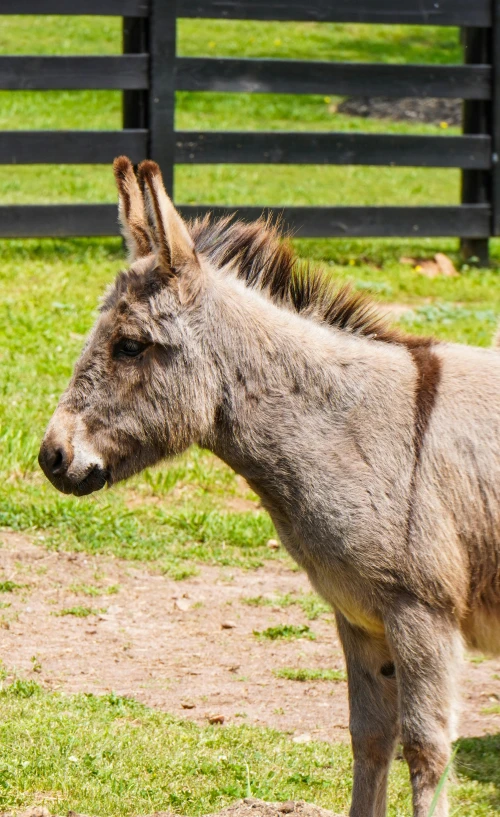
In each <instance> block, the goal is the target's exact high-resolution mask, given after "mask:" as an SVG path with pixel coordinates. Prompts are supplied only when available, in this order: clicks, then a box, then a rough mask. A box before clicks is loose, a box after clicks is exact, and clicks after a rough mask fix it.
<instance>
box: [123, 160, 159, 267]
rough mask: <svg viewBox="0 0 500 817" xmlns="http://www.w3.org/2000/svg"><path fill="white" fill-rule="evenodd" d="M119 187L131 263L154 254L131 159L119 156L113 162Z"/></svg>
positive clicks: (124, 235)
mask: <svg viewBox="0 0 500 817" xmlns="http://www.w3.org/2000/svg"><path fill="white" fill-rule="evenodd" d="M113 171H114V174H115V179H116V185H117V187H118V196H119V198H118V215H119V218H120V224H121V227H122V233H123V237H124V239H125V243H126V245H127V250H128V253H129V258H130V261H131V262H132V261H135V260H136V259H137V258H143V257H144V256H146V255H149V254H150V253H152V252H153V242H152V239H151V235H150V232H149V230H148V225H147V221H146V212H145V209H144V201H143V198H142V195H141V191H140V188H139V184H138V182H137V179H136V177H135V173H134V168H133V166H132V162H131V161H130V159H127V157H126V156H119V157H118V158H117V159H115V161H114V162H113Z"/></svg>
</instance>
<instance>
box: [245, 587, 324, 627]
mask: <svg viewBox="0 0 500 817" xmlns="http://www.w3.org/2000/svg"><path fill="white" fill-rule="evenodd" d="M242 601H243V603H244V604H248V605H249V606H250V607H262V606H265V605H266V606H269V607H290V606H291V605H298V606H299V607H301V608H302V610H303V612H304V613H305V614H306V616H307V618H308V619H309V621H313V620H314V619H316V618H319V617H320V616H321V615H323V613H331V612H332V610H331V607H329V606H328V604H327V603H326V602H324V601H323V599H320V597H319V596H317V595H316V593H301V594H292V593H285V594H284V595H282V596H279V595H278V596H272V597H270V598H266V597H265V596H249V597H247V598H244V599H242Z"/></svg>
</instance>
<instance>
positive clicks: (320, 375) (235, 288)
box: [205, 280, 404, 515]
mask: <svg viewBox="0 0 500 817" xmlns="http://www.w3.org/2000/svg"><path fill="white" fill-rule="evenodd" d="M213 297H214V300H213V302H212V303H211V304H210V307H209V310H208V312H209V317H208V318H207V319H208V320H209V321H210V324H211V326H210V331H209V332H208V333H207V335H208V336H209V337H210V338H212V339H213V340H212V349H211V352H212V355H213V359H214V361H215V366H216V367H217V370H218V376H219V378H220V383H221V393H222V395H223V396H222V399H221V403H220V406H219V410H218V413H217V420H216V423H215V427H214V429H213V433H212V435H211V436H210V439H209V440H207V441H205V442H206V444H208V447H210V448H211V449H212V450H213V451H214V453H216V454H217V455H218V456H219V457H220V458H221V459H223V460H224V461H225V462H227V463H228V465H230V466H231V467H232V468H233V469H234V470H235V471H237V472H238V473H240V474H241V475H242V476H244V477H245V478H246V479H247V480H248V481H249V482H250V484H251V485H252V487H253V488H254V489H255V490H256V491H257V493H258V494H259V495H260V496H261V497H262V499H263V500H264V503H265V504H266V505H267V506H269V505H271V504H272V505H273V508H274V509H276V507H278V509H279V511H280V513H282V514H285V515H286V513H288V512H292V511H293V508H294V507H296V506H297V503H298V502H299V498H300V496H301V494H302V493H303V490H304V486H305V483H306V482H310V481H311V480H314V479H320V478H321V474H322V472H323V473H325V471H328V469H329V464H330V462H331V459H332V457H334V456H335V452H334V447H335V444H336V441H338V438H339V435H340V436H341V435H342V434H344V433H345V434H347V433H348V432H347V431H345V429H346V420H347V418H348V417H349V415H350V414H351V413H352V412H353V411H354V410H355V409H356V407H357V406H359V405H360V404H361V402H362V401H363V400H364V397H365V395H366V392H367V390H368V389H369V387H370V381H371V380H372V378H373V377H374V376H375V379H378V377H380V376H381V375H382V372H383V370H384V369H385V367H386V364H387V362H388V361H390V360H391V358H392V359H393V358H394V357H395V356H396V357H399V358H401V356H402V355H403V356H404V352H403V350H401V349H399V348H398V347H396V346H394V347H392V346H390V344H382V343H376V342H374V341H371V340H369V339H368V338H362V337H358V336H353V335H350V334H348V333H346V332H342V331H340V330H335V329H332V328H330V327H327V326H322V325H319V324H316V323H315V322H313V321H312V320H309V319H306V318H302V317H300V316H299V315H297V314H295V313H292V312H291V311H290V312H289V311H287V310H285V309H283V308H279V307H277V306H275V305H274V304H272V303H271V302H270V301H268V300H267V299H266V298H265V297H264V296H263V295H261V294H259V293H255V292H253V291H251V290H248V289H246V288H245V287H244V286H243V285H242V284H241V283H240V282H237V281H231V280H226V281H221V282H220V286H219V287H217V289H216V290H215V292H214V296H213ZM377 375H378V377H377Z"/></svg>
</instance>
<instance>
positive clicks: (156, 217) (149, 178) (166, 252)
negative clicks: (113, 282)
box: [138, 159, 196, 273]
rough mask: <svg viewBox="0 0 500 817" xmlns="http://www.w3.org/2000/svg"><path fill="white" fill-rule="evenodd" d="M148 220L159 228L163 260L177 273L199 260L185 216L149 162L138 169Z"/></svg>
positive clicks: (154, 164)
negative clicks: (179, 210)
mask: <svg viewBox="0 0 500 817" xmlns="http://www.w3.org/2000/svg"><path fill="white" fill-rule="evenodd" d="M138 175H139V182H140V185H141V189H142V192H143V195H144V202H145V204H146V209H147V211H148V217H149V219H150V221H152V222H153V224H154V227H155V239H156V244H157V250H158V253H159V256H160V261H161V263H162V265H163V267H164V268H165V269H168V270H170V271H171V272H173V273H175V272H176V271H177V270H178V269H179V268H180V267H182V266H183V265H184V264H185V263H186V262H188V261H191V262H192V261H194V260H196V253H195V250H194V242H193V239H192V238H191V236H190V234H189V231H188V229H187V227H186V225H185V223H184V221H183V220H182V218H181V216H180V215H179V213H178V212H177V210H176V209H175V207H174V205H173V204H172V202H171V200H170V199H169V197H168V196H167V193H166V191H165V187H164V184H163V179H162V175H161V171H160V168H159V167H158V165H157V164H156V162H151V161H150V160H149V159H147V160H146V161H145V162H141V164H140V165H139V168H138Z"/></svg>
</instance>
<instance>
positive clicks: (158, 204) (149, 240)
mask: <svg viewBox="0 0 500 817" xmlns="http://www.w3.org/2000/svg"><path fill="white" fill-rule="evenodd" d="M114 171H115V177H116V181H117V185H118V191H119V213H120V220H121V224H122V228H123V233H124V236H125V240H126V243H127V247H128V250H129V254H130V267H129V269H128V270H127V271H126V272H122V273H120V274H119V275H118V277H117V279H116V281H115V283H114V285H113V286H112V287H111V289H110V290H109V291H108V293H107V294H106V297H105V299H104V302H103V304H102V306H101V310H100V315H99V317H98V319H97V321H96V324H95V326H94V328H93V330H92V332H91V334H90V337H89V339H88V341H87V344H86V346H85V348H84V350H83V352H82V355H81V357H80V359H79V360H78V362H77V364H76V366H75V370H74V373H73V377H72V379H71V381H70V383H69V386H68V388H67V389H66V391H65V392H64V394H63V395H62V397H61V399H60V401H59V405H58V406H57V408H56V411H55V413H54V415H53V417H52V419H51V421H50V423H49V426H48V428H47V431H46V433H45V437H44V439H43V442H42V446H41V449H40V455H39V462H40V465H41V467H42V469H43V471H44V472H45V474H46V476H47V477H48V478H49V480H50V481H51V482H52V483H53V484H54V485H55V487H56V488H58V489H59V490H60V491H63V492H64V493H73V494H75V495H77V496H82V495H84V494H89V493H91V492H92V491H96V490H99V489H100V488H102V487H103V486H104V485H105V484H106V483H112V482H115V481H117V480H121V479H124V478H126V477H128V476H131V475H132V474H134V473H137V472H138V471H140V470H142V469H143V468H145V467H146V466H148V465H152V464H153V463H155V462H158V461H159V460H160V459H162V458H163V457H165V456H168V455H171V454H175V453H179V452H181V451H183V450H185V449H186V448H187V447H188V446H189V445H190V444H191V443H193V442H195V441H198V440H201V439H202V438H203V436H204V435H205V434H206V433H207V432H208V431H209V429H210V427H211V424H212V423H213V419H214V416H215V412H216V405H217V394H218V387H217V382H216V378H215V375H214V367H213V366H212V365H211V363H210V360H209V358H208V355H209V352H208V348H207V344H204V343H203V331H202V329H201V327H202V324H203V317H202V316H203V313H204V311H205V308H206V305H205V302H204V297H203V295H204V291H205V289H206V287H205V279H206V274H207V273H206V271H204V270H203V269H202V266H201V265H200V262H199V259H198V257H197V255H196V252H195V249H194V244H193V241H192V238H191V236H190V233H189V231H188V229H187V227H186V225H185V224H184V222H183V221H182V219H181V217H180V215H179V214H178V213H177V211H176V210H175V208H174V206H173V204H172V202H171V201H170V199H169V198H168V196H167V194H166V192H165V188H164V186H163V181H162V178H161V174H160V170H159V168H158V166H157V165H156V164H154V162H150V161H146V162H143V163H142V164H141V165H140V166H139V169H138V179H137V178H136V176H135V173H134V170H133V167H132V165H131V163H130V162H129V160H128V159H126V158H125V157H121V158H119V159H117V160H116V161H115V164H114Z"/></svg>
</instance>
